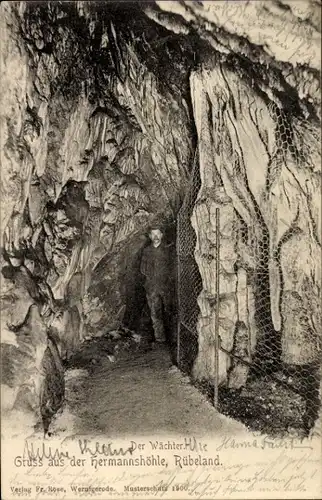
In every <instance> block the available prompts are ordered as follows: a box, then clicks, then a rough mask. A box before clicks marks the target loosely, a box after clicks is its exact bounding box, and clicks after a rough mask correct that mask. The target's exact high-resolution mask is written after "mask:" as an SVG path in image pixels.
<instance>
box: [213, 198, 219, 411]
mask: <svg viewBox="0 0 322 500" xmlns="http://www.w3.org/2000/svg"><path fill="white" fill-rule="evenodd" d="M219 215H220V212H219V208H216V310H215V346H214V348H215V349H214V350H215V352H214V370H215V375H214V407H215V408H218V393H219V264H220V261H219V259H220V217H219Z"/></svg>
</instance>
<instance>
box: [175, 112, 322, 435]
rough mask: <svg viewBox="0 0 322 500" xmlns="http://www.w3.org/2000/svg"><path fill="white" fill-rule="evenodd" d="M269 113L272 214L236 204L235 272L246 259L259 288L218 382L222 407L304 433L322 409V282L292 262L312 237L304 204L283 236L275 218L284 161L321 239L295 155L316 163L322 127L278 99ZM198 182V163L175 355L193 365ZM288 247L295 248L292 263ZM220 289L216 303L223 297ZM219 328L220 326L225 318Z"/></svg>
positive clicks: (180, 253) (182, 241)
mask: <svg viewBox="0 0 322 500" xmlns="http://www.w3.org/2000/svg"><path fill="white" fill-rule="evenodd" d="M270 113H271V116H272V117H273V118H274V122H275V124H276V129H275V147H274V149H273V151H272V154H271V158H270V163H269V166H268V171H267V183H266V193H264V196H265V197H266V205H267V206H270V207H271V208H270V214H273V217H272V218H271V220H270V222H267V217H265V214H263V211H262V209H260V208H259V205H258V204H257V203H256V201H255V200H253V220H252V225H249V224H246V222H245V221H244V220H243V219H242V217H241V216H240V215H239V214H238V212H237V211H235V214H234V223H233V231H232V238H231V240H232V243H231V244H232V248H234V251H235V253H236V262H235V272H236V276H237V274H238V272H239V269H242V270H243V271H244V272H245V274H246V289H247V293H248V299H247V300H249V296H250V293H251V296H252V303H251V305H250V303H249V302H248V306H247V307H248V309H249V308H250V307H251V309H252V318H251V320H250V319H249V317H248V318H246V319H245V318H243V319H242V320H241V319H240V318H237V320H236V322H235V328H234V331H233V332H232V336H233V339H232V342H231V345H232V348H231V349H227V348H225V347H224V346H225V342H224V340H225V339H220V346H219V350H220V352H221V353H222V354H223V355H224V356H226V359H227V377H226V379H225V382H224V383H222V384H221V386H220V387H219V402H218V408H219V410H220V411H222V412H223V413H225V414H228V415H230V416H231V417H234V418H237V419H239V420H242V421H243V422H244V423H246V424H247V425H248V426H249V427H251V428H252V429H254V430H260V431H265V432H269V433H271V434H272V433H273V434H279V435H280V434H281V433H282V434H283V433H284V432H290V430H292V431H293V430H295V431H296V432H298V433H301V434H303V433H304V434H305V435H307V434H308V433H309V432H310V431H311V430H312V428H313V427H314V426H315V424H316V422H317V419H318V415H319V411H320V378H321V374H320V368H321V363H320V360H321V307H320V301H321V293H320V292H321V289H320V282H319V279H318V277H317V276H316V273H314V270H312V271H310V272H309V273H307V272H304V271H302V270H301V266H300V265H297V263H296V262H294V257H292V258H291V253H292V255H293V256H294V255H296V251H297V250H296V249H297V248H299V249H300V248H301V245H302V246H303V238H304V239H305V238H306V235H305V234H304V235H303V233H302V230H301V228H300V224H299V223H298V220H299V210H300V209H299V208H297V209H296V210H295V213H294V221H293V222H289V224H288V227H287V228H286V229H285V231H284V233H283V235H282V237H281V238H280V239H279V238H278V237H277V236H276V232H277V231H275V230H274V224H275V225H277V224H278V223H279V221H278V220H277V217H276V212H275V214H274V210H276V207H275V208H274V203H273V201H272V190H273V189H274V186H275V187H276V185H279V184H281V183H282V182H283V181H282V180H281V172H282V170H283V168H285V170H287V171H288V172H289V173H290V176H291V178H292V177H293V181H294V186H295V187H296V189H297V190H298V199H299V200H300V202H299V203H302V204H303V206H304V209H305V211H306V216H307V217H308V219H309V220H308V224H309V225H311V234H312V235H313V239H315V240H316V241H317V242H318V240H319V238H318V236H317V235H316V227H315V223H314V217H313V216H312V213H311V211H310V206H311V205H310V203H311V197H310V193H309V191H305V190H304V189H303V187H302V185H301V183H300V182H299V181H298V180H297V179H296V171H294V170H292V165H293V167H294V166H295V168H301V169H302V170H303V169H305V168H310V169H316V165H315V154H316V151H318V150H319V146H318V142H319V134H318V132H317V131H316V130H315V128H314V127H311V125H310V124H308V123H306V122H305V121H304V122H303V121H300V120H297V119H292V118H291V116H290V115H289V114H288V113H286V112H285V111H283V110H282V109H279V108H278V107H277V106H276V105H275V104H274V105H273V104H272V105H271V107H270ZM308 142H309V143H310V145H311V147H310V148H309V147H308V146H307V143H308ZM231 161H232V162H233V164H234V167H235V170H236V172H235V174H236V176H237V177H238V176H239V177H240V178H241V183H242V178H243V177H246V169H245V165H243V158H241V157H240V156H239V155H238V153H236V152H234V151H233V150H232V155H231ZM199 189H200V176H199V169H198V165H197V164H196V165H195V167H194V170H193V174H192V178H191V184H190V188H189V190H188V192H187V195H186V198H185V200H184V203H183V205H182V207H181V210H180V212H179V215H178V221H177V258H178V308H179V312H178V353H177V359H178V365H179V367H180V369H181V370H183V371H185V372H186V373H189V374H191V370H192V366H193V362H194V360H195V359H196V356H197V353H198V331H197V321H198V317H199V314H200V311H199V307H198V302H197V298H198V296H199V294H200V292H201V290H202V281H201V277H200V274H199V270H198V266H197V264H196V261H195V257H194V251H195V246H196V235H195V231H194V229H193V227H192V224H191V215H192V212H193V208H194V205H195V201H196V198H197V194H198V191H199ZM237 189H238V187H237ZM266 215H267V214H266ZM274 217H275V219H274ZM219 219H220V227H222V226H223V225H224V224H225V220H223V216H222V215H221V214H220V215H219ZM287 245H291V246H287ZM283 248H290V249H291V250H290V259H289V260H290V261H289V263H288V262H287V257H285V250H283ZM282 251H284V264H283V265H284V272H285V273H286V274H287V275H288V282H287V286H286V284H285V283H284V277H283V272H282V267H281V253H282ZM292 259H293V260H292ZM285 261H286V262H285ZM219 269H220V271H219V283H222V282H223V281H222V280H223V279H224V275H225V270H224V267H223V266H222V265H221V263H220V242H219ZM299 269H300V270H299ZM273 281H274V282H275V286H274V287H272V282H273ZM276 291H279V294H280V295H277V294H276ZM238 293H239V292H238V291H236V295H237V296H236V297H235V298H234V300H236V301H237V302H238V301H239V300H240V299H239V297H238ZM213 299H214V303H215V302H216V300H217V298H216V297H213ZM224 300H226V299H225V294H224V292H222V293H221V292H220V290H219V304H220V303H221V302H223V301H224ZM249 312H250V311H249V310H248V316H249V315H250V314H249ZM220 314H222V313H220ZM276 318H277V319H276ZM223 320H224V318H222V317H220V316H219V318H218V324H219V325H221V324H222V322H223ZM250 323H252V324H250ZM219 331H220V332H221V331H222V330H221V328H220V326H219ZM213 334H215V333H214V332H213ZM217 369H218V367H217ZM207 391H208V394H209V395H210V397H211V398H213V391H214V382H213V380H211V381H209V384H208V389H207Z"/></svg>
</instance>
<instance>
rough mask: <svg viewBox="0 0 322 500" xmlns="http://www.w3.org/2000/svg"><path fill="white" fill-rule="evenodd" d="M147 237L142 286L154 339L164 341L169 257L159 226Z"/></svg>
mask: <svg viewBox="0 0 322 500" xmlns="http://www.w3.org/2000/svg"><path fill="white" fill-rule="evenodd" d="M149 237H150V240H151V244H150V245H149V246H147V247H146V248H145V249H144V250H143V254H142V260H141V273H142V274H143V276H144V277H145V282H144V288H145V291H146V298H147V302H148V305H149V308H150V313H151V320H152V324H153V330H154V337H155V341H156V342H160V343H164V342H166V341H167V337H166V329H167V327H169V326H170V325H169V320H170V314H171V311H170V306H171V294H172V290H171V288H172V286H171V272H170V269H171V258H170V252H169V247H168V246H166V244H165V242H164V241H163V233H162V231H161V230H160V228H158V227H156V228H151V230H150V232H149Z"/></svg>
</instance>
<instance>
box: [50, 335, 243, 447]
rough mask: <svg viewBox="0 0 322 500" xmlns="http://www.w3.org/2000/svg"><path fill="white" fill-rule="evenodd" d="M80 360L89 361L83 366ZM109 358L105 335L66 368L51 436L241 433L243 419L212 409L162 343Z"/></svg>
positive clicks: (129, 350)
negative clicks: (62, 395)
mask: <svg viewBox="0 0 322 500" xmlns="http://www.w3.org/2000/svg"><path fill="white" fill-rule="evenodd" d="M84 360H85V361H86V363H89V365H88V367H87V368H86V369H85V370H84V366H86V364H85V363H84ZM111 360H112V361H113V359H112V358H111V356H110V355H109V354H108V349H104V340H102V341H97V342H96V343H89V345H88V347H87V348H86V349H84V350H83V356H78V358H77V363H76V364H77V365H78V368H69V369H68V370H67V371H66V403H65V406H64V408H63V411H62V412H61V414H60V415H58V416H57V418H56V420H55V421H54V422H53V423H52V426H51V431H52V432H53V434H54V435H65V436H66V435H73V436H75V435H90V436H94V435H95V436H97V435H104V436H108V437H112V436H113V437H117V436H122V437H124V436H131V437H133V436H151V435H165V436H171V435H173V436H174V435H176V436H178V435H180V436H187V435H190V436H191V435H193V436H195V437H202V436H211V435H214V436H215V435H216V436H218V435H220V434H222V435H226V434H229V435H235V436H236V435H239V434H240V433H243V434H244V433H245V432H246V428H245V427H244V426H243V424H241V423H239V422H236V421H234V420H232V419H230V418H228V417H226V416H224V415H221V414H219V413H218V412H216V410H215V409H214V408H213V407H212V405H211V404H210V403H209V402H208V401H207V399H206V398H205V396H204V395H202V394H201V393H200V392H199V391H198V390H197V389H196V388H195V387H193V386H192V385H191V383H190V381H189V379H188V378H187V377H185V376H184V375H183V374H182V373H181V372H180V371H179V370H178V369H177V368H176V367H175V366H173V364H172V362H171V358H170V354H169V352H168V350H167V348H164V347H156V348H154V349H148V348H147V347H144V346H143V347H142V346H138V347H134V348H130V349H128V350H127V351H124V352H122V353H119V354H118V356H117V357H116V360H115V362H111ZM82 361H83V362H82ZM79 367H81V368H79Z"/></svg>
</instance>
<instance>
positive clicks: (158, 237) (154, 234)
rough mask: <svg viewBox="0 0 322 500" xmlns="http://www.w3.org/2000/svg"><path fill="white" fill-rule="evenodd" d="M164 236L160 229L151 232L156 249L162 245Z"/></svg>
mask: <svg viewBox="0 0 322 500" xmlns="http://www.w3.org/2000/svg"><path fill="white" fill-rule="evenodd" d="M162 236H163V234H162V232H161V231H160V229H152V231H151V232H150V238H151V241H152V243H153V245H154V246H155V247H157V246H159V245H160V243H161V240H162Z"/></svg>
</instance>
